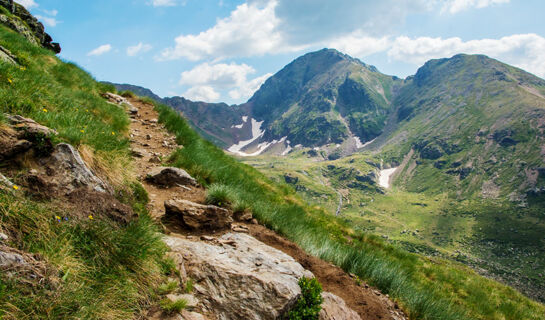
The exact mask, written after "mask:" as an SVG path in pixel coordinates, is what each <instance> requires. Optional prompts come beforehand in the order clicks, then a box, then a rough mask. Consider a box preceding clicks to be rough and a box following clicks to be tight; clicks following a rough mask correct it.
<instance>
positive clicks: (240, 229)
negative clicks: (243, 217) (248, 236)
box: [231, 225, 250, 233]
mask: <svg viewBox="0 0 545 320" xmlns="http://www.w3.org/2000/svg"><path fill="white" fill-rule="evenodd" d="M231 231H233V232H242V233H249V232H250V230H249V229H248V228H247V227H245V226H240V225H233V226H232V227H231Z"/></svg>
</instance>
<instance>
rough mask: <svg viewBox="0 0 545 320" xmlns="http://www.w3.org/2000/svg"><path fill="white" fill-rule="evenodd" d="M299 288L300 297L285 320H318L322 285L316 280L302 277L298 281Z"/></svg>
mask: <svg viewBox="0 0 545 320" xmlns="http://www.w3.org/2000/svg"><path fill="white" fill-rule="evenodd" d="M299 287H301V296H300V297H299V300H297V303H296V304H295V307H294V308H293V309H292V310H291V311H290V312H288V314H287V317H286V318H287V319H289V320H315V319H318V316H319V314H320V310H322V302H323V298H322V285H321V284H320V283H319V282H318V280H316V278H312V279H310V278H305V277H303V278H301V279H299Z"/></svg>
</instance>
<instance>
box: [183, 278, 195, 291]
mask: <svg viewBox="0 0 545 320" xmlns="http://www.w3.org/2000/svg"><path fill="white" fill-rule="evenodd" d="M184 292H185V293H191V292H193V279H191V278H189V279H188V280H187V281H186V282H185V285H184Z"/></svg>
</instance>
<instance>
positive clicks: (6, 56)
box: [0, 46, 17, 64]
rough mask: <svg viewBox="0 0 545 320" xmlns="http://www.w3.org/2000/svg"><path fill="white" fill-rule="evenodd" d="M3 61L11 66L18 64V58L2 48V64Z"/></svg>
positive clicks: (0, 48)
mask: <svg viewBox="0 0 545 320" xmlns="http://www.w3.org/2000/svg"><path fill="white" fill-rule="evenodd" d="M1 61H3V62H6V63H9V64H17V57H16V56H14V55H13V54H12V53H11V51H9V50H8V49H6V48H4V47H2V46H0V62H1Z"/></svg>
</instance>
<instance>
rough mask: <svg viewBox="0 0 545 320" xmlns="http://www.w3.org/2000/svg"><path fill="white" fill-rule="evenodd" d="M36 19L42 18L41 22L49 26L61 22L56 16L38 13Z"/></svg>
mask: <svg viewBox="0 0 545 320" xmlns="http://www.w3.org/2000/svg"><path fill="white" fill-rule="evenodd" d="M36 19H38V20H40V21H41V22H43V24H45V25H46V26H48V27H55V26H56V25H57V24H58V23H59V22H58V21H57V19H55V18H51V17H44V16H41V15H39V14H37V15H36Z"/></svg>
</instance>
